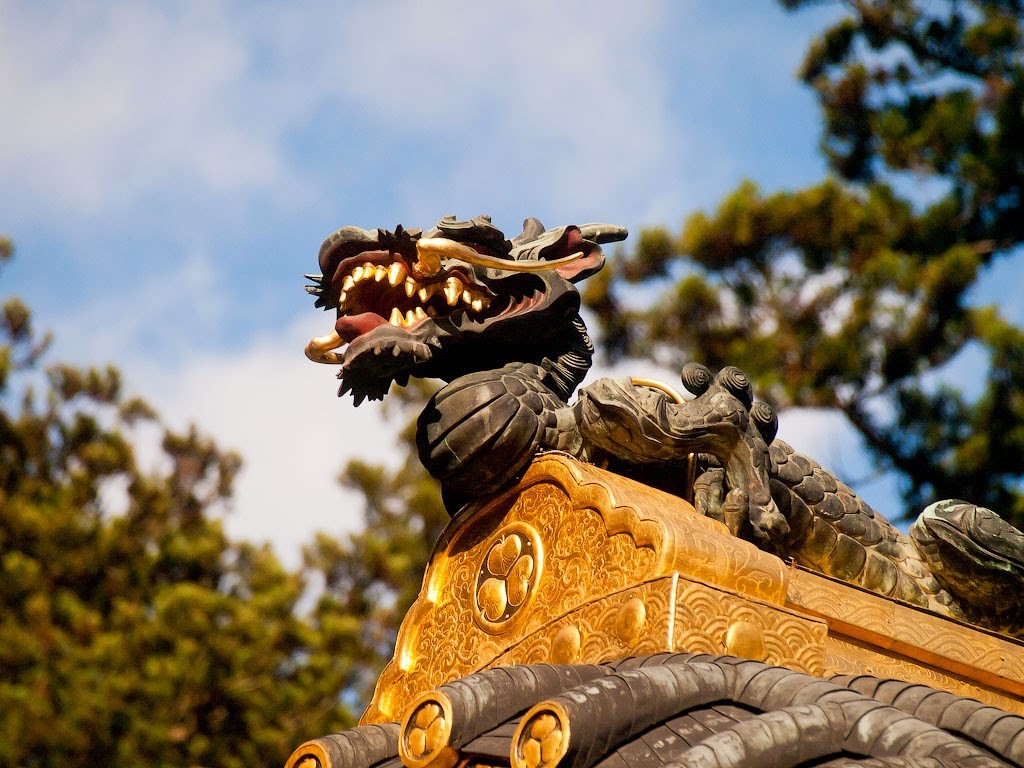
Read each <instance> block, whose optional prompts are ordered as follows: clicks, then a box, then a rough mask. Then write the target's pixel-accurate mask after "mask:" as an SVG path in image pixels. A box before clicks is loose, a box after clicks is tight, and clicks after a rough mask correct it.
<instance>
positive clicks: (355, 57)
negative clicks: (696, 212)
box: [334, 0, 685, 216]
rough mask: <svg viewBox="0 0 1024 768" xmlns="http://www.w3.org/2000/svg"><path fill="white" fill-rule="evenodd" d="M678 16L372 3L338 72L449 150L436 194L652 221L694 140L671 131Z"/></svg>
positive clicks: (561, 6) (589, 8)
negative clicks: (667, 60) (667, 56)
mask: <svg viewBox="0 0 1024 768" xmlns="http://www.w3.org/2000/svg"><path fill="white" fill-rule="evenodd" d="M668 11H669V9H668V6H667V5H666V4H664V3H661V2H647V3H637V4H633V5H630V6H624V5H622V4H620V3H603V2H602V3H594V2H587V3H585V2H571V3H558V4H551V3H545V2H540V1H539V0H534V1H532V2H523V3H515V4H494V3H473V2H465V1H456V2H447V3H430V4H426V3H424V4H415V5H414V4H408V3H401V2H380V3H374V4H367V5H363V6H360V7H359V9H358V10H357V11H355V12H354V13H353V14H352V17H351V18H350V19H349V24H348V25H347V26H346V27H345V28H344V30H343V31H342V35H341V39H340V41H339V44H338V45H337V47H336V49H335V50H336V58H335V59H334V68H335V69H336V70H337V71H346V72H351V73H353V74H354V75H355V76H354V77H349V78H347V79H345V81H344V84H343V86H342V92H343V95H344V96H346V97H347V98H350V99H354V100H355V102H356V103H357V104H359V105H360V106H361V107H362V108H364V109H367V110H369V111H370V113H371V114H374V115H375V116H376V117H377V120H378V121H379V123H380V125H381V126H382V127H383V129H384V130H385V131H386V132H388V133H389V134H390V135H396V134H397V135H402V134H403V133H406V134H407V133H422V134H423V135H424V136H425V137H426V140H428V141H432V142H435V143H439V142H440V143H443V142H445V140H446V139H447V140H448V141H450V145H449V146H448V147H446V148H445V149H444V150H442V152H441V153H440V156H439V157H438V158H436V161H435V162H434V163H432V164H431V165H432V168H431V171H432V174H433V175H432V179H431V180H432V184H433V185H434V187H435V189H433V190H432V191H433V192H438V191H440V192H442V193H443V195H442V196H443V197H444V198H445V199H448V200H453V199H454V200H455V201H457V202H460V203H463V202H464V201H472V202H471V203H470V204H472V205H475V206H480V205H483V206H485V207H488V206H489V207H490V208H495V207H498V206H502V205H508V204H509V203H510V202H515V203H518V204H519V206H522V205H524V204H527V203H528V204H529V205H530V206H533V207H534V208H535V209H541V210H554V211H556V212H559V211H567V212H571V211H573V210H575V211H580V210H582V211H589V210H599V209H606V208H611V207H615V208H617V210H618V212H619V215H620V216H621V215H622V214H623V213H624V212H626V211H628V212H629V213H630V214H631V215H633V216H636V215H642V214H644V213H646V208H647V207H649V206H651V205H652V203H651V202H650V199H653V198H657V197H659V196H661V195H664V194H670V193H671V192H672V190H671V189H660V190H657V191H654V190H653V189H651V185H650V182H651V180H652V177H657V178H658V182H659V183H664V182H665V181H666V176H665V174H664V173H659V171H661V170H662V169H663V168H664V167H665V166H666V165H668V166H671V165H672V164H673V162H674V156H675V154H676V152H677V148H678V147H679V146H680V144H683V143H685V142H681V141H680V138H681V137H680V136H679V135H678V133H677V134H676V135H674V136H673V135H672V130H671V127H670V121H669V115H668V108H667V99H668V93H669V88H668V85H669V84H668V79H667V76H666V74H665V73H664V72H663V71H661V70H660V69H659V67H658V61H657V50H656V46H657V44H658V42H657V41H658V40H659V39H660V36H659V32H660V31H661V28H662V26H663V25H664V23H665V20H666V18H667V17H669V12H668ZM368 30H380V32H381V34H380V35H375V34H368V33H367V31H368ZM382 38H383V39H384V40H386V44H384V45H382ZM677 129H678V126H677ZM665 186H672V185H671V184H670V183H669V184H665ZM641 192H642V193H643V194H642V196H641V199H640V200H637V196H638V193H641ZM427 199H428V200H429V201H430V202H431V203H433V200H432V199H430V198H427ZM570 201H571V202H570ZM429 213H430V214H433V213H434V211H433V210H431V211H429ZM577 215H578V214H577Z"/></svg>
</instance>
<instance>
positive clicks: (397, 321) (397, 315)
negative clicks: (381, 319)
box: [388, 307, 404, 326]
mask: <svg viewBox="0 0 1024 768" xmlns="http://www.w3.org/2000/svg"><path fill="white" fill-rule="evenodd" d="M403 319H404V318H403V317H402V313H401V311H400V310H399V309H398V307H392V309H391V317H390V318H388V322H389V323H391V324H392V325H395V326H401V325H402V320H403Z"/></svg>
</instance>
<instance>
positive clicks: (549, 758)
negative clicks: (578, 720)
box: [509, 701, 572, 768]
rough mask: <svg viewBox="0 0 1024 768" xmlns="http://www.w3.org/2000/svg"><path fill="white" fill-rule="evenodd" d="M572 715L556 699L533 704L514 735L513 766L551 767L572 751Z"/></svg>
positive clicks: (517, 767) (511, 762) (510, 758)
mask: <svg viewBox="0 0 1024 768" xmlns="http://www.w3.org/2000/svg"><path fill="white" fill-rule="evenodd" d="M571 737H572V733H571V730H570V724H569V715H568V713H566V711H565V709H564V708H563V707H562V706H561V705H560V704H558V703H556V702H553V701H543V702H541V703H540V704H537V705H535V706H534V707H532V708H531V709H530V710H529V711H528V712H527V713H526V714H525V715H523V719H522V720H521V721H520V722H519V726H518V727H517V728H516V731H515V734H513V736H512V751H511V754H510V755H509V762H510V764H511V765H512V768H550V767H551V766H554V765H557V764H558V761H559V760H561V759H562V758H563V757H565V755H566V753H567V752H568V751H569V740H570V738H571Z"/></svg>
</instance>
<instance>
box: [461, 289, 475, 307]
mask: <svg viewBox="0 0 1024 768" xmlns="http://www.w3.org/2000/svg"><path fill="white" fill-rule="evenodd" d="M472 301H473V296H472V294H471V293H470V292H469V291H463V292H462V303H463V304H469V303H471V302H472Z"/></svg>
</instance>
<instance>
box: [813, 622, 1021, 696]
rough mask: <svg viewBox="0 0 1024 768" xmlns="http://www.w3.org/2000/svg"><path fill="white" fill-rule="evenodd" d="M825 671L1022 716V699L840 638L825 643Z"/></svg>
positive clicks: (913, 660)
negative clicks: (898, 683)
mask: <svg viewBox="0 0 1024 768" xmlns="http://www.w3.org/2000/svg"><path fill="white" fill-rule="evenodd" d="M825 668H826V669H827V670H828V674H830V675H872V676H874V677H880V678H883V679H888V678H892V679H894V680H903V681H904V682H907V683H920V684H922V685H929V686H931V687H932V688H938V689H940V690H944V691H949V692H950V693H954V694H956V695H957V696H966V697H967V698H970V699H977V700H978V701H980V702H982V703H983V704H988V705H990V706H993V707H999V708H1000V709H1004V710H1006V711H1007V712H1012V713H1013V714H1016V715H1022V716H1024V699H1021V698H1019V697H1017V696H1014V695H1012V694H1009V693H1006V692H1004V691H999V690H994V689H992V688H989V687H988V686H985V685H981V684H979V683H977V682H975V681H972V680H970V679H968V678H966V677H963V676H961V675H955V674H952V673H949V672H945V671H943V670H941V669H936V668H935V667H932V666H930V665H928V664H925V663H923V662H922V661H920V660H918V659H909V658H906V657H903V656H897V655H895V654H893V653H889V652H885V651H882V650H879V649H878V648H873V647H871V646H870V645H866V644H865V643H862V642H858V641H857V640H854V639H853V638H849V637H844V636H842V635H839V634H834V635H829V637H828V639H827V640H826V641H825Z"/></svg>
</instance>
